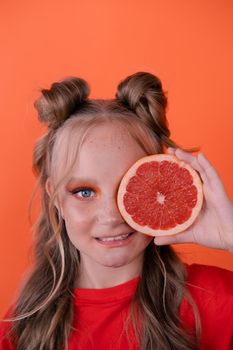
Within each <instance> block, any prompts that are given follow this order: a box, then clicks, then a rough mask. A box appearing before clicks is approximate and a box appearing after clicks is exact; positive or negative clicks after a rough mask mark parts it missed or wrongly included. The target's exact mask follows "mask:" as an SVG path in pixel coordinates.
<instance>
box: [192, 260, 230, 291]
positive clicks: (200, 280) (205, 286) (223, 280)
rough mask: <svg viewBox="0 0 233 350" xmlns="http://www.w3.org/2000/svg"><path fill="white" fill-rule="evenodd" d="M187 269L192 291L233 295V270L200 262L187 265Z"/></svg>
mask: <svg viewBox="0 0 233 350" xmlns="http://www.w3.org/2000/svg"><path fill="white" fill-rule="evenodd" d="M186 269H187V286H188V288H189V289H190V291H191V292H192V293H194V294H203V293H204V294H207V295H208V294H209V295H212V296H213V295H214V294H216V295H217V296H219V297H221V296H224V295H225V296H229V297H230V296H231V297H233V271H230V270H226V269H223V268H220V267H217V266H208V265H199V264H193V265H186Z"/></svg>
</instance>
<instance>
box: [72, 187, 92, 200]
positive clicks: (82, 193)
mask: <svg viewBox="0 0 233 350" xmlns="http://www.w3.org/2000/svg"><path fill="white" fill-rule="evenodd" d="M72 194H74V195H76V196H77V197H81V198H90V197H94V196H95V192H94V191H93V190H92V189H90V188H78V189H76V190H74V191H72Z"/></svg>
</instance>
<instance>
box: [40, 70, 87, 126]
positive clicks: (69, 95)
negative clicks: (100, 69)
mask: <svg viewBox="0 0 233 350" xmlns="http://www.w3.org/2000/svg"><path fill="white" fill-rule="evenodd" d="M41 93H42V96H41V97H40V98H39V99H38V100H36V101H35V103H34V106H35V108H36V110H37V112H38V117H39V120H40V121H41V122H43V123H45V124H47V125H48V127H50V128H52V129H56V128H58V127H59V126H60V125H61V124H62V123H63V122H64V121H65V120H66V119H68V118H69V117H70V115H71V114H72V113H74V112H75V110H76V109H77V108H78V106H79V105H81V104H82V103H83V102H84V101H86V100H87V98H88V96H89V93H90V88H89V85H88V84H87V82H86V81H85V80H83V79H81V78H76V77H68V78H66V79H64V80H62V81H60V82H55V83H53V84H52V85H51V88H50V89H42V90H41Z"/></svg>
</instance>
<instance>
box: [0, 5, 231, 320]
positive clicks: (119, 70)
mask: <svg viewBox="0 0 233 350" xmlns="http://www.w3.org/2000/svg"><path fill="white" fill-rule="evenodd" d="M232 38H233V2H232V1H231V0H221V1H220V0H195V1H194V0H193V1H192V0H190V1H187V0H176V1H173V0H170V1H169V0H144V1H143V0H141V1H138V0H115V1H113V0H112V1H111V0H96V1H94V0H92V1H90V0H85V1H81V0H61V1H59V0H56V1H55V0H50V1H48V0H40V1H38V2H34V1H30V0H21V1H16V0H15V1H13V0H8V1H1V5H0V45H1V55H0V70H1V74H0V79H1V81H0V108H1V131H0V132H1V137H0V143H1V145H0V159H1V172H0V193H1V201H0V215H1V217H0V220H1V228H2V229H1V234H0V282H1V286H0V312H1V314H2V312H4V311H5V310H6V309H7V307H8V305H9V303H10V301H11V300H12V298H13V296H14V295H15V292H16V290H17V287H18V286H19V285H20V283H21V280H22V278H23V276H24V273H25V271H26V269H27V267H28V266H29V264H30V259H31V257H30V254H31V241H32V238H31V230H30V224H29V220H28V204H29V200H30V196H31V193H32V190H33V186H34V184H35V178H34V176H33V175H32V172H31V157H32V147H33V144H34V141H35V139H36V138H37V137H39V135H41V133H42V131H43V129H42V127H41V126H40V125H39V123H38V122H37V119H36V112H35V110H34V107H33V102H34V100H35V98H36V97H37V96H38V91H39V89H40V88H41V87H49V86H50V84H51V83H52V82H54V81H56V80H60V79H62V78H64V77H66V76H68V75H76V76H80V77H82V78H84V79H86V80H87V81H89V83H90V85H91V88H92V93H91V97H93V98H98V97H103V98H110V97H113V96H114V95H115V89H116V85H117V83H118V82H119V81H120V80H121V79H122V78H124V77H126V76H127V75H129V74H132V73H134V72H136V71H149V72H152V73H154V74H157V75H158V76H159V77H160V78H161V79H162V82H163V85H164V88H165V90H167V91H168V98H169V111H168V118H169V122H170V128H171V131H172V137H173V139H174V140H175V141H177V142H178V143H180V144H181V145H182V146H185V147H191V146H201V149H202V151H203V152H204V153H205V154H206V155H207V157H208V158H209V159H210V160H211V162H212V163H213V164H214V166H215V167H216V168H217V169H218V171H219V173H220V175H221V177H222V179H223V181H224V183H225V185H226V188H227V190H228V192H229V194H230V196H231V198H233V190H232V178H233V169H232V149H233V137H232V131H233V118H232V116H233V98H232V81H233V68H232V67H233V66H232V62H233V45H232ZM177 249H178V250H179V251H180V252H182V256H183V259H184V260H185V261H188V262H198V263H204V264H213V265H218V266H222V267H226V268H228V269H231V270H233V259H232V255H230V254H229V253H227V252H222V251H217V250H211V249H206V248H203V247H197V246H194V245H185V246H179V247H177Z"/></svg>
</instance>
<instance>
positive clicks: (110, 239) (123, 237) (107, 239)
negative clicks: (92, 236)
mask: <svg viewBox="0 0 233 350" xmlns="http://www.w3.org/2000/svg"><path fill="white" fill-rule="evenodd" d="M133 234H134V232H130V233H126V234H125V235H119V236H115V237H101V238H100V237H96V239H97V240H98V241H101V242H114V241H124V240H126V239H127V238H129V237H130V236H132V235H133Z"/></svg>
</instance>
